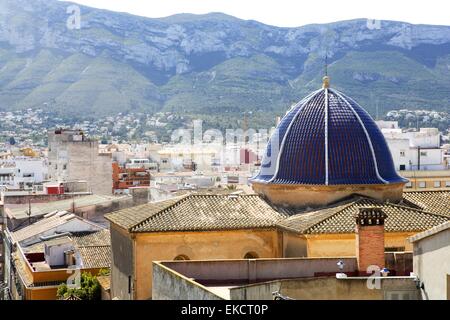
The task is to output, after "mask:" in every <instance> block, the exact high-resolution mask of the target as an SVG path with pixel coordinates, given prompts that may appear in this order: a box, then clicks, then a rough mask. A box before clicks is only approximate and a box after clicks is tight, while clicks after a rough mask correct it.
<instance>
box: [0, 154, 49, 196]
mask: <svg viewBox="0 0 450 320" xmlns="http://www.w3.org/2000/svg"><path fill="white" fill-rule="evenodd" d="M47 173H48V167H47V162H46V161H45V159H42V158H31V157H15V158H11V159H7V160H5V161H4V162H3V163H2V164H1V165H0V186H2V187H10V188H14V189H27V188H31V187H32V186H33V185H35V184H41V183H42V182H44V181H45V180H46V179H47V176H48V174H47Z"/></svg>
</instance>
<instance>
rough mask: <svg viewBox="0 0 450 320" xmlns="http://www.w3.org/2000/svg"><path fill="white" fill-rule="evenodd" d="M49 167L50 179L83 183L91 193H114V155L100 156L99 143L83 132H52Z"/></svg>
mask: <svg viewBox="0 0 450 320" xmlns="http://www.w3.org/2000/svg"><path fill="white" fill-rule="evenodd" d="M48 166H49V168H48V175H49V179H50V180H53V181H61V182H62V181H80V180H82V181H86V182H87V184H88V189H89V191H90V192H92V193H95V194H111V193H112V161H111V154H109V153H99V149H98V141H96V140H91V139H89V138H87V137H86V136H85V135H84V133H83V132H82V131H80V130H65V129H56V130H53V131H49V133H48Z"/></svg>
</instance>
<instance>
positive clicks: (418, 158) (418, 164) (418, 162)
mask: <svg viewBox="0 0 450 320" xmlns="http://www.w3.org/2000/svg"><path fill="white" fill-rule="evenodd" d="M417 171H420V146H418V147H417Z"/></svg>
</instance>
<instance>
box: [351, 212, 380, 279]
mask: <svg viewBox="0 0 450 320" xmlns="http://www.w3.org/2000/svg"><path fill="white" fill-rule="evenodd" d="M385 219H386V214H385V213H384V212H383V210H382V209H381V208H374V207H364V208H360V209H359V213H358V214H357V216H356V258H357V259H358V270H359V273H360V274H362V275H366V274H367V268H368V267H369V266H371V265H376V266H378V267H380V269H382V268H383V267H384V264H385V260H384V220H385ZM370 273H371V272H370Z"/></svg>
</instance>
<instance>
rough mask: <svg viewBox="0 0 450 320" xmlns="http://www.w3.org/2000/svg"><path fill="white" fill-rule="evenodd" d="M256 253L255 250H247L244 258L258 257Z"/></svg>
mask: <svg viewBox="0 0 450 320" xmlns="http://www.w3.org/2000/svg"><path fill="white" fill-rule="evenodd" d="M258 258H259V257H258V254H257V253H256V252H253V251H251V252H247V253H246V254H245V256H244V259H258Z"/></svg>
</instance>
